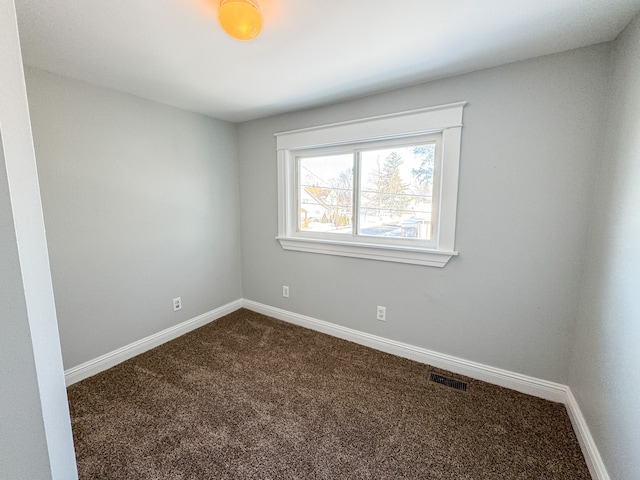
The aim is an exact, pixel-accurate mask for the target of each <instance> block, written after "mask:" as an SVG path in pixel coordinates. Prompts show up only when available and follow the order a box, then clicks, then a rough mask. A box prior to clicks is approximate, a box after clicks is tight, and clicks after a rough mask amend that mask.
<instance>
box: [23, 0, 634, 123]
mask: <svg viewBox="0 0 640 480" xmlns="http://www.w3.org/2000/svg"><path fill="white" fill-rule="evenodd" d="M259 2H260V5H261V8H262V11H263V14H264V23H265V26H264V29H263V31H262V34H261V35H260V36H259V37H258V38H257V39H256V40H254V41H252V42H239V41H236V40H233V39H231V38H230V37H228V36H227V35H226V34H225V33H224V32H223V31H222V29H221V28H220V26H219V25H218V23H217V19H216V11H217V6H218V3H219V0H81V1H78V0H16V7H17V11H18V23H19V30H20V35H21V42H22V49H23V57H24V61H25V63H26V64H27V65H31V66H34V67H37V68H41V69H44V70H48V71H51V72H55V73H59V74H62V75H66V76H69V77H73V78H77V79H81V80H85V81H88V82H91V83H94V84H98V85H102V86H104V87H108V88H112V89H115V90H119V91H122V92H127V93H131V94H134V95H138V96H141V97H145V98H149V99H152V100H155V101H158V102H162V103H167V104H169V105H174V106H178V107H181V108H185V109H188V110H192V111H195V112H200V113H204V114H206V115H210V116H213V117H217V118H221V119H224V120H230V121H235V122H237V121H245V120H250V119H255V118H259V117H265V116H268V115H272V114H276V113H282V112H286V111H291V110H297V109H301V108H307V107H312V106H317V105H322V104H327V103H332V102H336V101H340V100H344V99H347V98H353V97H357V96H363V95H367V94H371V93H375V92H379V91H384V90H389V89H393V88H398V87H401V86H405V85H409V84H415V83H419V82H423V81H428V80H434V79H437V78H443V77H448V76H452V75H457V74H460V73H465V72H470V71H473V70H478V69H482V68H487V67H493V66H497V65H502V64H505V63H508V62H513V61H517V60H523V59H527V58H532V57H537V56H540V55H546V54H550V53H556V52H560V51H564V50H570V49H573V48H577V47H583V46H587V45H593V44H596V43H601V42H606V41H610V40H613V39H614V38H615V37H616V36H617V35H618V33H620V31H621V30H622V29H623V28H624V27H625V26H626V24H627V23H628V22H629V21H630V20H631V19H632V18H633V16H634V14H636V13H638V12H639V11H640V0H482V1H479V0H259Z"/></svg>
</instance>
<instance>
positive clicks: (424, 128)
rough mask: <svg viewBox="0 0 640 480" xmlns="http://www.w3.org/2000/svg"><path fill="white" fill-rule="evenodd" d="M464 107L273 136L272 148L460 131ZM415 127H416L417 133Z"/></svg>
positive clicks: (452, 105) (455, 105)
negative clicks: (274, 138) (454, 129)
mask: <svg viewBox="0 0 640 480" xmlns="http://www.w3.org/2000/svg"><path fill="white" fill-rule="evenodd" d="M466 104H467V102H456V103H449V104H447V105H439V106H437V107H428V108H420V109H416V110H409V111H407V112H399V113H391V114H386V115H378V116H375V117H367V118H362V119H356V120H349V121H346V122H339V123H331V124H327V125H320V126H317V127H309V128H302V129H298V130H289V131H286V132H280V133H275V134H274V136H275V137H276V148H277V149H278V150H298V149H308V148H317V147H323V146H327V145H339V144H349V143H359V142H367V141H374V140H381V139H388V138H394V137H399V138H407V137H411V136H413V135H422V134H428V133H437V132H443V131H444V130H447V129H450V128H460V127H462V110H463V107H464V106H465V105H466ZM415 125H420V127H419V129H416V128H415Z"/></svg>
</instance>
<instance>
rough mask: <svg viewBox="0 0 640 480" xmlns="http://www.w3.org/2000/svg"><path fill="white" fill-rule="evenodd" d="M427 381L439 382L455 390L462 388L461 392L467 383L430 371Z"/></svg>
mask: <svg viewBox="0 0 640 480" xmlns="http://www.w3.org/2000/svg"><path fill="white" fill-rule="evenodd" d="M429 381H430V382H434V383H439V384H440V385H444V386H445V387H451V388H455V389H456V390H462V391H463V392H466V391H467V383H466V382H461V381H460V380H456V379H454V378H449V377H444V376H442V375H438V374H437V373H433V372H431V373H430V374H429Z"/></svg>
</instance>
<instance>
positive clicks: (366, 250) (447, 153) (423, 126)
mask: <svg viewBox="0 0 640 480" xmlns="http://www.w3.org/2000/svg"><path fill="white" fill-rule="evenodd" d="M465 104H466V102H457V103H451V104H447V105H441V106H437V107H430V108H423V109H418V110H411V111H408V112H401V113H394V114H390V115H381V116H377V117H369V118H363V119H359V120H353V121H349V122H342V123H334V124H330V125H322V126H318V127H312V128H305V129H300V130H291V131H288V132H281V133H276V134H275V136H276V146H277V151H278V158H277V161H278V236H277V237H276V238H277V240H278V241H279V242H280V244H281V245H282V248H283V249H285V250H297V251H302V252H312V253H321V254H327V255H339V256H348V257H357V258H368V259H372V260H382V261H389V262H400V263H411V264H416V265H426V266H433V267H444V266H445V265H446V264H447V262H448V261H449V260H450V259H451V258H452V257H453V256H455V255H457V254H458V252H456V251H455V248H454V246H455V227H456V211H457V203H458V172H459V166H460V140H461V134H462V111H463V108H464V106H465ZM431 133H441V134H442V155H441V157H440V158H438V159H436V161H437V162H440V163H439V167H440V198H439V199H438V202H439V209H440V210H439V215H438V219H439V226H438V229H437V239H436V242H435V245H436V246H435V247H434V248H421V247H414V246H408V245H385V244H380V243H375V238H372V239H371V241H369V242H366V241H349V240H346V239H345V240H342V239H340V240H338V239H336V240H334V239H322V238H312V237H305V236H304V234H303V233H302V232H297V231H296V229H297V215H298V212H297V202H296V178H295V154H296V152H300V151H303V150H307V149H311V148H320V147H328V146H334V145H345V144H351V143H360V142H368V141H378V140H387V139H393V138H404V137H411V136H415V135H423V134H431Z"/></svg>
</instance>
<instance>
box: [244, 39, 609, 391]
mask: <svg viewBox="0 0 640 480" xmlns="http://www.w3.org/2000/svg"><path fill="white" fill-rule="evenodd" d="M608 58H609V46H608V45H600V46H595V47H590V48H586V49H580V50H574V51H570V52H566V53H561V54H557V55H553V56H547V57H542V58H538V59H534V60H529V61H525V62H519V63H515V64H510V65H506V66H503V67H499V68H493V69H489V70H484V71H481V72H476V73H472V74H467V75H462V76H458V77H454V78H449V79H446V80H442V81H436V82H431V83H427V84H422V85H418V86H413V87H409V88H404V89H400V90H396V91H392V92H388V93H385V94H381V95H375V96H370V97H366V98H361V99H357V100H354V101H351V102H345V103H341V104H338V105H333V106H328V107H325V108H317V109H312V110H308V111H303V112H298V113H294V114H287V115H282V116H277V117H272V118H267V119H262V120H257V121H253V122H247V123H244V124H241V125H240V128H239V149H240V150H239V151H240V190H241V195H240V197H241V225H242V230H241V232H242V242H243V249H242V252H243V253H242V279H243V292H244V296H245V298H247V299H250V300H254V301H257V302H262V303H265V304H268V305H272V306H275V307H279V308H284V309H286V310H289V311H293V312H296V313H300V314H304V315H310V316H312V317H315V318H319V319H322V320H326V321H329V322H333V323H336V324H339V325H343V326H346V327H350V328H354V329H357V330H360V331H364V332H369V333H372V334H376V335H381V336H383V337H387V338H390V339H394V340H398V341H401V342H406V343H409V344H412V345H417V346H420V347H424V348H428V349H432V350H435V351H438V352H442V353H446V354H450V355H455V356H457V357H461V358H465V359H469V360H473V361H476V362H481V363H484V364H488V365H492V366H495V367H501V368H505V369H508V370H511V371H515V372H520V373H523V374H529V375H533V376H535V377H540V378H544V379H548V380H554V381H558V382H563V383H564V382H566V381H567V365H568V361H569V350H570V345H571V341H572V335H573V326H574V319H575V312H576V308H577V303H578V298H579V284H580V279H581V276H582V273H583V272H582V270H583V267H582V265H583V263H582V262H583V259H584V255H585V248H586V235H585V232H586V231H587V225H588V224H589V222H591V221H592V220H593V218H592V216H591V213H590V212H589V211H588V209H587V208H586V203H587V202H588V201H589V199H590V198H591V196H592V190H593V185H594V182H595V173H596V167H597V161H598V160H599V157H598V155H597V151H598V146H599V143H600V136H599V135H598V133H599V132H600V131H601V130H600V129H601V125H602V119H603V115H604V110H605V97H606V85H607V78H608V77H607V73H608V67H609V61H608ZM459 100H466V101H468V102H469V103H468V105H467V106H466V107H465V112H464V129H463V133H462V156H461V174H460V193H459V203H458V223H457V241H456V247H457V250H458V251H459V252H460V255H459V257H457V258H454V259H452V260H451V262H450V263H449V264H448V265H447V266H446V267H445V268H443V269H438V268H433V267H420V266H412V265H403V264H393V263H386V262H379V261H373V260H363V259H352V258H344V257H334V256H326V255H318V254H309V253H301V252H290V251H284V250H282V249H281V247H280V246H279V244H278V242H277V241H276V240H275V239H274V237H275V235H276V233H277V199H276V152H275V139H274V137H273V134H274V133H275V132H279V131H284V130H288V129H297V128H302V127H308V126H314V125H320V124H324V123H331V122H338V121H343V120H349V119H354V118H359V117H364V116H370V115H378V114H385V113H391V112H397V111H402V110H409V109H415V108H420V107H427V106H432V105H439V104H445V103H450V102H455V101H459ZM283 284H287V285H289V286H290V293H291V296H290V298H289V299H284V298H283V297H282V287H281V286H282V285H283ZM376 305H384V306H386V307H387V322H386V323H381V322H378V321H376V319H375V307H376Z"/></svg>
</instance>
